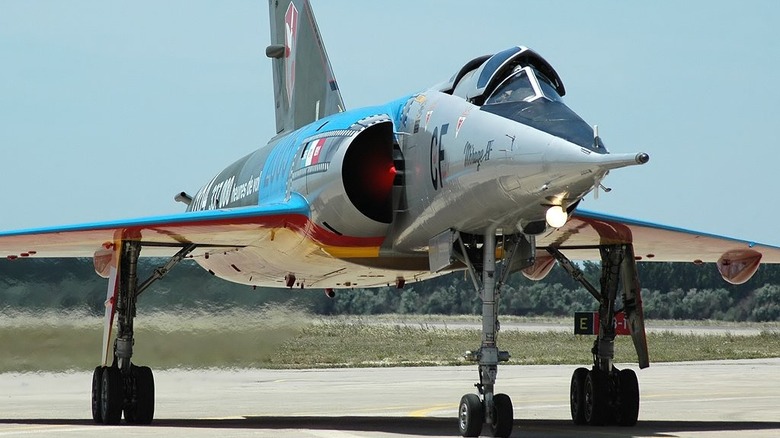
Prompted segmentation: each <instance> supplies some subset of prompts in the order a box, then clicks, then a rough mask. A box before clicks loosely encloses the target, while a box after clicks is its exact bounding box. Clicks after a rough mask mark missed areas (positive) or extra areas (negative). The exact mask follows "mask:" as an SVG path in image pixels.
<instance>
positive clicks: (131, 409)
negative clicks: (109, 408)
mask: <svg viewBox="0 0 780 438" xmlns="http://www.w3.org/2000/svg"><path fill="white" fill-rule="evenodd" d="M131 373H132V377H133V385H134V386H133V397H132V401H131V402H130V403H129V404H128V405H127V406H125V409H124V411H125V420H127V422H128V423H132V424H151V422H152V420H153V419H154V375H153V374H152V369H151V368H149V367H136V366H133V368H132V369H131Z"/></svg>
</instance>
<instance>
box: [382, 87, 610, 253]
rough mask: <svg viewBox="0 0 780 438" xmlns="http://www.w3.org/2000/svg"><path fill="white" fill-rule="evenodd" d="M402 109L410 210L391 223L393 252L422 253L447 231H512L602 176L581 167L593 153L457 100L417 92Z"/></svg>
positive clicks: (586, 165) (577, 195) (567, 202)
mask: <svg viewBox="0 0 780 438" xmlns="http://www.w3.org/2000/svg"><path fill="white" fill-rule="evenodd" d="M404 112H405V114H406V118H405V119H404V121H405V123H402V126H401V129H402V132H403V134H402V135H401V136H400V138H401V142H402V145H403V151H404V155H405V158H406V160H407V163H409V165H408V166H407V169H406V176H407V196H408V206H409V209H408V211H406V212H404V213H403V214H401V215H399V216H398V217H397V218H396V221H398V223H397V224H396V227H395V228H394V229H395V230H396V234H395V235H394V236H392V238H393V242H394V245H393V248H394V249H395V250H397V251H401V252H405V251H422V250H425V249H426V248H427V245H428V241H429V239H430V238H432V237H433V236H435V235H437V234H439V233H441V232H442V231H444V230H447V229H450V228H451V229H456V230H459V231H464V232H469V233H475V234H480V233H482V232H483V231H484V230H486V229H487V228H489V227H498V228H503V229H504V231H505V232H507V233H516V232H518V228H517V227H518V224H521V223H523V222H533V221H539V220H543V219H544V214H545V212H546V210H547V208H549V205H550V204H551V203H552V202H554V201H557V202H558V203H559V204H560V203H561V200H564V201H563V204H564V206H568V205H571V204H573V203H574V202H576V201H577V200H578V199H581V198H582V196H584V195H585V194H586V193H587V192H588V191H590V190H591V189H592V187H593V185H594V183H595V181H596V179H597V178H598V179H600V178H601V177H602V176H603V173H604V172H603V171H600V170H599V169H598V168H597V166H596V165H595V161H594V165H590V164H589V163H588V158H589V156H590V155H598V154H596V153H594V152H592V151H589V150H587V149H584V148H582V147H581V146H578V145H575V144H572V143H570V142H568V141H566V140H563V139H561V138H558V137H556V136H554V135H551V134H548V133H545V132H542V131H539V130H537V129H534V128H531V127H529V126H527V125H524V124H522V123H518V122H515V121H512V120H509V119H506V118H504V117H501V116H498V115H495V114H492V113H489V112H486V111H482V110H481V109H480V107H478V106H475V105H473V104H471V103H469V102H467V101H466V100H464V99H462V98H460V97H457V96H452V95H449V94H445V93H441V92H438V91H429V92H426V93H422V94H420V95H418V96H417V97H416V98H415V99H412V100H411V101H410V103H409V104H408V108H406V109H405V110H404ZM556 198H557V199H556Z"/></svg>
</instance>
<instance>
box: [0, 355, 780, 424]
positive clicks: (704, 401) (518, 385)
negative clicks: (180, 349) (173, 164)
mask: <svg viewBox="0 0 780 438" xmlns="http://www.w3.org/2000/svg"><path fill="white" fill-rule="evenodd" d="M574 368H575V367H573V366H570V365H565V366H546V365H545V366H503V367H500V368H499V388H500V390H501V391H502V392H506V393H508V394H509V395H510V396H511V397H512V400H513V402H514V409H515V428H514V433H513V435H512V436H516V437H581V436H596V437H726V436H729V437H731V436H738V437H777V436H780V359H761V360H740V361H712V362H687V363H676V364H671V363H670V364H663V363H662V364H653V365H652V366H651V367H650V368H648V369H646V370H641V371H638V375H639V384H640V388H641V394H642V400H641V406H640V417H639V424H638V425H637V426H636V427H632V428H621V427H581V426H574V425H573V424H572V423H571V421H570V417H569V402H568V391H569V381H570V378H571V373H572V371H573V370H574ZM476 377H477V373H476V367H474V366H463V367H426V368H362V369H326V370H299V371H290V370H258V369H250V370H232V371H225V370H206V371H200V370H199V371H182V370H179V371H176V370H173V371H159V372H156V373H155V379H156V384H157V403H156V414H155V422H154V423H153V425H152V426H143V427H142V426H127V425H122V426H112V427H105V426H97V425H94V424H93V423H92V420H91V417H90V401H89V397H90V384H91V373H82V372H79V373H62V374H32V373H29V374H11V373H9V374H0V437H15V436H19V437H22V436H23V437H104V436H106V435H109V436H112V437H113V436H118V437H125V436H127V437H130V436H132V437H146V436H166V437H174V438H175V437H187V438H193V437H212V436H219V437H249V436H252V437H278V436H291V437H315V438H354V437H397V436H425V437H437V436H456V435H457V424H456V410H457V404H458V401H459V400H460V397H461V396H462V395H463V394H464V393H466V392H469V391H470V390H472V389H473V388H472V386H471V385H472V384H473V383H474V381H475V379H476ZM485 432H487V431H485Z"/></svg>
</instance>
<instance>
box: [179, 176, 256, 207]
mask: <svg viewBox="0 0 780 438" xmlns="http://www.w3.org/2000/svg"><path fill="white" fill-rule="evenodd" d="M215 181H216V178H214V179H213V180H211V181H210V182H209V183H208V184H206V185H205V186H204V187H203V188H202V189H201V190H200V191H199V192H198V194H197V195H195V199H194V200H193V202H192V208H191V209H190V211H203V210H216V209H219V208H225V207H227V206H228V205H229V204H233V203H237V202H239V201H241V200H243V199H244V198H246V197H248V196H251V195H254V194H256V193H258V191H259V189H260V177H259V176H258V177H254V176H250V177H249V179H248V180H247V181H246V182H244V183H242V184H238V185H236V183H235V181H236V176H235V175H233V176H231V177H230V178H228V179H226V180H223V181H220V182H218V183H215Z"/></svg>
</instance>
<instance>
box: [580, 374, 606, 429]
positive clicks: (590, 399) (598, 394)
mask: <svg viewBox="0 0 780 438" xmlns="http://www.w3.org/2000/svg"><path fill="white" fill-rule="evenodd" d="M604 380H605V379H604V376H603V375H602V373H601V372H599V371H598V370H590V371H588V375H587V376H586V377H585V403H584V404H585V412H584V416H585V422H586V423H588V424H590V425H591V426H601V425H603V424H604V420H605V413H606V407H607V391H606V382H605V381H604Z"/></svg>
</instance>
